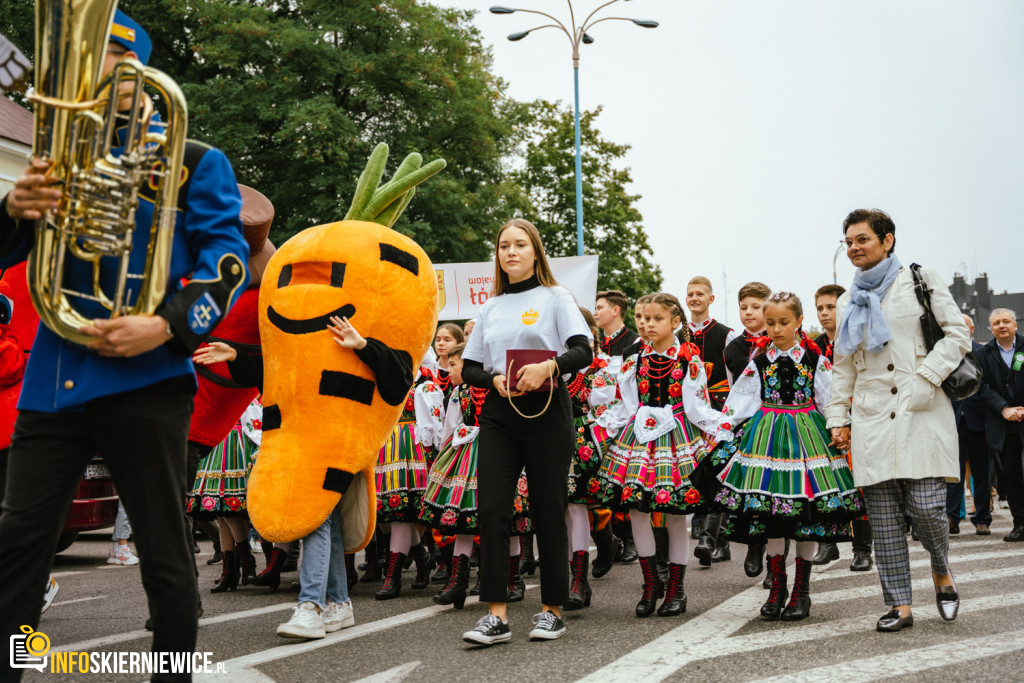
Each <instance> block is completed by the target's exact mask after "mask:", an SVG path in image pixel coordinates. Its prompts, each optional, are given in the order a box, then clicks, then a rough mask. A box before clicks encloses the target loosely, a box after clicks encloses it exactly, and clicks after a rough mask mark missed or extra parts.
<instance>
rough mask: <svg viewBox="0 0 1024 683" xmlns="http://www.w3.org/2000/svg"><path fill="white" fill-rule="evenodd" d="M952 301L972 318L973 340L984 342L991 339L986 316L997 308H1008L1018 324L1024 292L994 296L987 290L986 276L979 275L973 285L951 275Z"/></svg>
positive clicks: (956, 274) (961, 277)
mask: <svg viewBox="0 0 1024 683" xmlns="http://www.w3.org/2000/svg"><path fill="white" fill-rule="evenodd" d="M949 291H950V293H951V294H952V295H953V299H954V300H955V301H956V303H957V305H958V306H959V307H960V310H961V311H963V312H964V313H966V314H967V315H969V316H971V317H972V318H974V339H975V341H979V342H986V341H988V340H990V339H992V331H991V330H990V329H989V327H988V316H989V314H990V313H991V312H992V311H994V310H995V309H997V308H1008V309H1010V310H1011V311H1013V312H1014V313H1016V314H1017V321H1018V323H1019V322H1020V316H1021V313H1022V312H1024V292H1017V293H1015V294H1011V293H1009V292H1006V291H1004V292H1003V293H1002V294H996V293H995V292H993V291H992V290H991V289H990V288H989V284H988V274H986V273H981V274H979V275H978V277H976V278H974V282H973V283H969V282H967V279H966V278H965V277H964V276H963V275H961V274H960V273H954V274H953V284H952V285H950V287H949Z"/></svg>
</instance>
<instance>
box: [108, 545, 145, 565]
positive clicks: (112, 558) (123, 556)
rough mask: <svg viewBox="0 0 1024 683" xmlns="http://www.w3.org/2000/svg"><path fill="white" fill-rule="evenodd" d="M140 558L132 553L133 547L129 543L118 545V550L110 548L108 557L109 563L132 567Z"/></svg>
mask: <svg viewBox="0 0 1024 683" xmlns="http://www.w3.org/2000/svg"><path fill="white" fill-rule="evenodd" d="M138 563H139V558H137V557H135V555H134V554H133V553H132V549H131V548H129V547H128V545H127V544H125V545H119V546H117V550H114V549H113V548H111V549H110V555H109V556H108V557H107V564H118V565H121V566H123V567H130V566H132V565H133V564H138Z"/></svg>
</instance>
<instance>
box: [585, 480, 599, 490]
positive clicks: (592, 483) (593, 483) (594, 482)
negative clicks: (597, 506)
mask: <svg viewBox="0 0 1024 683" xmlns="http://www.w3.org/2000/svg"><path fill="white" fill-rule="evenodd" d="M600 488H601V484H600V483H599V482H598V481H597V479H591V480H590V483H589V484H587V493H597V491H598V489H600Z"/></svg>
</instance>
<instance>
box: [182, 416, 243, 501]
mask: <svg viewBox="0 0 1024 683" xmlns="http://www.w3.org/2000/svg"><path fill="white" fill-rule="evenodd" d="M258 452H259V447H258V446H257V445H256V444H255V443H253V442H252V441H251V440H250V439H248V438H247V437H246V436H245V435H244V434H243V433H242V426H241V424H237V425H235V427H234V428H233V429H232V430H231V431H230V432H228V435H227V437H226V438H225V439H224V440H223V441H221V442H220V443H219V444H217V445H216V446H215V447H214V449H213V450H212V451H210V453H209V454H208V455H207V456H206V457H205V458H203V459H202V460H200V461H199V469H198V470H197V472H196V479H195V481H194V482H193V484H192V490H191V491H189V493H188V496H187V498H186V500H185V510H186V512H188V513H189V514H190V515H192V516H193V517H196V518H199V519H213V518H214V517H218V516H219V517H247V516H248V514H249V507H248V502H247V497H246V488H247V487H248V483H249V473H250V472H252V466H253V465H254V464H255V463H256V455H257V453H258Z"/></svg>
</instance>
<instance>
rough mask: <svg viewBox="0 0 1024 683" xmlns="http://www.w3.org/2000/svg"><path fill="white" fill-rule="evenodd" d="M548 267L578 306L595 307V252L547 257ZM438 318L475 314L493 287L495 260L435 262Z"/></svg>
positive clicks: (466, 318) (463, 316)
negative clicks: (589, 254) (591, 254)
mask: <svg viewBox="0 0 1024 683" xmlns="http://www.w3.org/2000/svg"><path fill="white" fill-rule="evenodd" d="M548 263H549V264H550V265H551V271H552V272H553V273H554V275H555V279H556V280H558V284H560V285H562V286H563V287H565V288H566V289H568V290H569V291H570V292H572V294H573V296H575V297H576V301H578V302H579V305H580V306H583V307H585V308H590V309H593V308H594V300H595V299H596V298H597V256H565V257H561V258H549V259H548ZM434 271H435V272H436V273H437V303H438V307H439V308H440V313H439V314H438V316H437V319H438V320H468V319H469V318H475V317H476V314H477V311H479V310H480V307H481V306H483V305H484V302H485V301H487V298H488V297H489V296H490V295H491V290H492V289H493V288H494V262H493V261H486V262H483V263H435V264H434Z"/></svg>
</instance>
